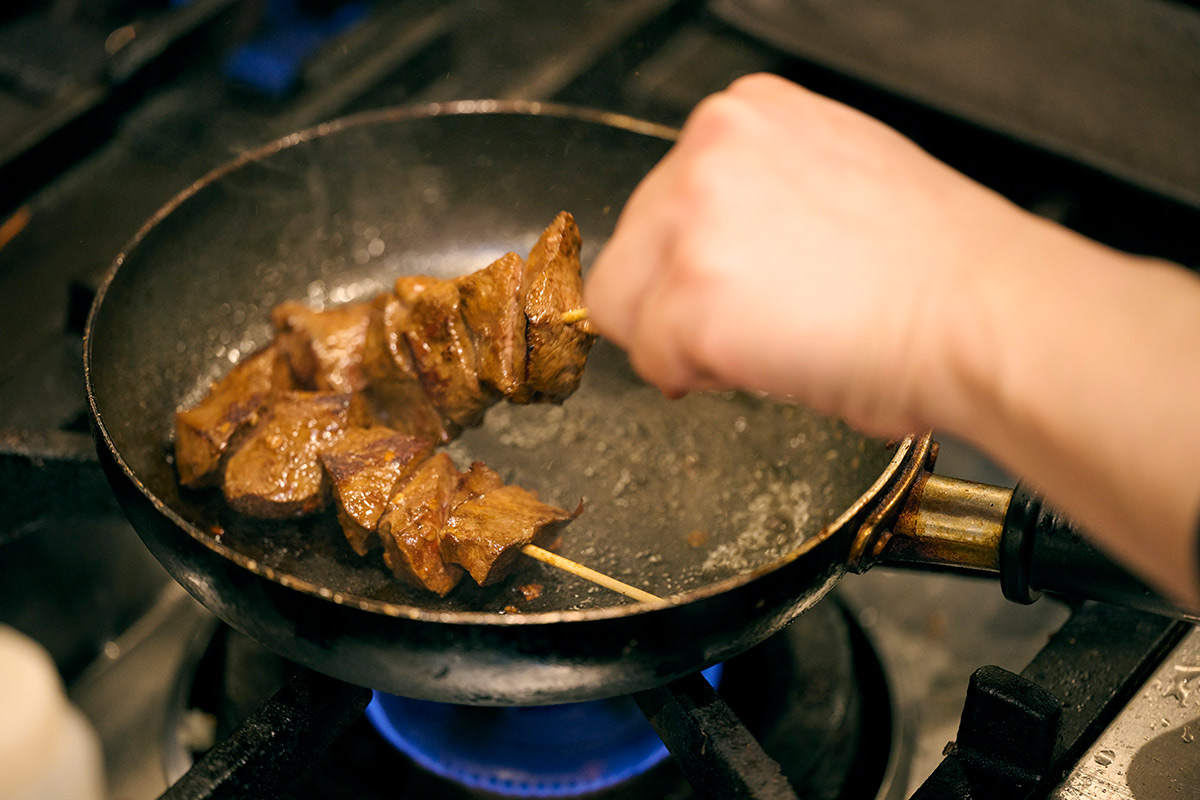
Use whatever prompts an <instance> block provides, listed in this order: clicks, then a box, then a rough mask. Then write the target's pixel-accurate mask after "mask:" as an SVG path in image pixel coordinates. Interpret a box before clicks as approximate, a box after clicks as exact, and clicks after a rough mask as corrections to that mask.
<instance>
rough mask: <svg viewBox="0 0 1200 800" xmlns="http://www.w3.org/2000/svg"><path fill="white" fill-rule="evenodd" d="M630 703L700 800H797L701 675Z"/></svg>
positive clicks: (646, 693)
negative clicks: (669, 754) (637, 709)
mask: <svg viewBox="0 0 1200 800" xmlns="http://www.w3.org/2000/svg"><path fill="white" fill-rule="evenodd" d="M633 698H634V700H636V701H637V703H638V705H639V706H640V707H641V709H642V712H643V713H644V714H645V715H646V718H647V719H648V720H650V724H651V725H653V726H654V730H655V731H657V733H658V735H659V737H661V738H662V740H663V744H665V745H666V746H667V750H669V751H670V752H671V755H672V757H674V759H675V761H676V762H677V763H678V764H679V767H680V769H681V770H682V771H683V775H684V777H685V778H687V781H688V783H689V784H691V786H692V789H693V790H694V791H695V792H696V795H697V796H698V797H702V798H714V800H715V799H716V798H720V800H730V799H731V798H745V800H798V798H797V795H796V793H795V791H793V789H792V787H791V785H790V784H789V783H788V781H787V779H786V778H785V777H784V775H783V771H782V770H781V769H780V767H779V764H777V763H776V762H775V761H773V760H772V759H771V758H770V757H769V756H768V755H767V754H766V752H764V751H763V749H762V745H760V744H759V743H758V741H757V740H756V739H755V738H754V737H753V736H752V735H751V734H750V731H748V730H747V729H746V727H745V726H744V725H743V724H742V722H741V720H739V719H738V718H737V716H736V715H735V714H734V713H733V711H732V710H731V709H730V708H729V706H728V705H726V704H725V701H724V700H722V699H721V696H720V695H718V694H717V692H716V690H715V689H713V687H712V686H710V685H709V683H708V681H706V680H705V679H704V678H703V677H702V676H701V675H700V673H696V674H694V675H688V676H686V677H683V678H679V679H678V680H676V681H674V682H672V683H670V684H668V685H666V686H663V687H659V688H657V689H648V690H646V691H644V692H639V693H637V694H635V695H634V696H633Z"/></svg>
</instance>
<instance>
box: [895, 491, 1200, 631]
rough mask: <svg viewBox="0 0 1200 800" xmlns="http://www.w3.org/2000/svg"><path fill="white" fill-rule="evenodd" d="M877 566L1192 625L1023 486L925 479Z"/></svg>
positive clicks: (1023, 597) (1018, 598)
mask: <svg viewBox="0 0 1200 800" xmlns="http://www.w3.org/2000/svg"><path fill="white" fill-rule="evenodd" d="M890 534H891V535H890V536H889V537H888V538H887V541H886V544H884V546H883V547H881V548H880V549H879V559H878V563H883V564H891V565H896V566H912V567H935V568H936V567H943V568H947V569H953V570H956V571H967V572H974V573H993V574H999V577H1000V587H1001V590H1002V591H1003V592H1004V596H1005V597H1006V598H1008V599H1009V600H1012V601H1014V602H1017V603H1026V604H1028V603H1032V602H1034V601H1035V600H1037V599H1038V598H1039V597H1040V596H1041V594H1042V592H1052V593H1058V594H1064V595H1070V596H1073V597H1078V598H1083V599H1087V600H1099V601H1102V602H1106V603H1113V604H1115V605H1120V606H1125V607H1127V608H1134V609H1139V610H1142V611H1149V612H1152V613H1155V614H1163V615H1166V616H1171V617H1179V618H1184V619H1195V617H1193V616H1190V615H1188V614H1186V613H1184V612H1183V611H1181V610H1180V609H1179V608H1178V607H1177V606H1176V605H1175V604H1174V603H1172V602H1171V601H1169V600H1167V599H1166V598H1164V597H1162V596H1161V595H1159V594H1158V593H1157V592H1155V591H1153V590H1152V589H1150V588H1149V587H1147V586H1146V584H1144V583H1143V582H1142V581H1141V580H1140V579H1138V578H1137V577H1135V576H1134V575H1132V574H1130V573H1129V571H1128V570H1126V569H1125V568H1124V567H1122V566H1121V565H1120V564H1117V563H1116V562H1114V561H1113V560H1112V559H1110V558H1109V557H1108V556H1107V555H1105V554H1104V553H1102V552H1101V551H1100V550H1099V548H1097V547H1096V546H1095V545H1093V544H1092V543H1091V542H1090V541H1089V540H1088V539H1087V538H1086V537H1085V536H1084V535H1083V534H1082V533H1080V532H1079V531H1078V530H1077V529H1076V528H1075V527H1074V526H1073V525H1072V524H1071V522H1070V521H1069V520H1067V519H1066V518H1065V517H1063V516H1062V515H1061V514H1059V513H1057V512H1055V511H1053V510H1052V509H1050V508H1048V507H1047V506H1045V505H1044V504H1043V502H1042V499H1041V498H1040V497H1039V496H1038V495H1036V494H1035V493H1034V492H1033V491H1032V490H1030V489H1029V488H1028V487H1026V486H1024V485H1023V484H1018V485H1017V487H1016V489H1013V490H1011V491H1010V490H1008V489H1004V488H1001V487H998V486H988V485H986V484H980V483H973V482H970V481H962V480H957V479H955V478H947V477H944V476H941V475H934V474H932V473H928V472H926V473H924V474H923V475H922V476H921V477H919V478H918V479H917V481H916V482H915V483H914V485H913V487H912V490H911V492H910V493H909V495H908V498H907V500H906V502H905V505H904V507H903V508H902V509H901V511H900V514H899V515H898V516H897V518H896V520H895V521H894V522H893V524H892V526H891V531H890Z"/></svg>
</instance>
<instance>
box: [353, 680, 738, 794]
mask: <svg viewBox="0 0 1200 800" xmlns="http://www.w3.org/2000/svg"><path fill="white" fill-rule="evenodd" d="M720 675H721V665H720V664H717V665H716V666H713V667H710V668H708V669H707V670H705V671H704V676H705V677H706V678H708V682H709V683H711V684H713V685H714V686H716V685H718V684H719V682H720ZM367 718H368V719H369V720H370V721H371V724H372V725H374V726H375V729H376V730H377V731H379V733H380V734H381V735H382V736H383V737H384V739H386V740H387V741H388V742H390V743H391V744H392V745H393V746H394V747H395V748H396V749H397V750H399V751H401V752H402V753H404V754H405V755H407V756H408V757H409V758H411V759H412V760H413V761H415V762H416V763H417V764H418V765H420V766H421V767H423V768H425V769H427V770H429V771H430V772H432V773H434V774H436V775H439V776H441V777H443V778H446V779H448V780H452V781H455V782H457V783H460V784H463V785H464V786H468V787H471V788H475V789H484V790H486V791H489V792H493V793H495V794H501V795H507V796H511V797H571V796H574V795H579V794H587V793H589V792H597V791H600V790H602V789H605V788H608V787H610V786H614V785H616V784H618V783H621V782H623V781H626V780H629V779H630V778H632V777H634V776H636V775H640V774H642V773H643V772H646V771H647V770H649V769H650V768H651V767H653V766H655V765H656V764H658V763H659V762H660V761H662V760H663V759H664V758H666V756H667V748H666V747H664V746H663V743H662V741H661V740H660V739H659V738H658V735H657V734H656V733H655V732H654V729H653V728H652V727H651V726H650V723H649V722H647V721H646V718H645V716H643V715H642V712H641V710H640V709H638V707H637V704H636V703H634V701H633V700H632V699H630V698H628V697H618V698H612V699H609V700H594V701H591V702H587V703H569V704H566V705H557V706H528V707H521V708H477V707H472V706H458V705H450V704H446V703H433V702H430V701H427V700H411V699H409V698H404V697H397V696H395V695H390V694H384V693H382V692H375V696H374V698H372V700H371V704H370V705H368V706H367Z"/></svg>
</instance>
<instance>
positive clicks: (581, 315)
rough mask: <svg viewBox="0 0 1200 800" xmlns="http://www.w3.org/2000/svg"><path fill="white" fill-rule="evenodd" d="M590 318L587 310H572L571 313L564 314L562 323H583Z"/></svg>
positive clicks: (565, 312)
mask: <svg viewBox="0 0 1200 800" xmlns="http://www.w3.org/2000/svg"><path fill="white" fill-rule="evenodd" d="M587 318H588V310H587V309H586V308H572V309H571V310H570V311H564V312H563V313H562V321H563V322H565V323H566V324H568V325H572V324H574V323H576V322H583V321H584V320H585V319H587Z"/></svg>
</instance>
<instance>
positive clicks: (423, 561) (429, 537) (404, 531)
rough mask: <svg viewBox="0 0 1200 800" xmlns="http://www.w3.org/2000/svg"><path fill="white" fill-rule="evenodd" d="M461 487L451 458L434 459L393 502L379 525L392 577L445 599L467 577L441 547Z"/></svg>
mask: <svg viewBox="0 0 1200 800" xmlns="http://www.w3.org/2000/svg"><path fill="white" fill-rule="evenodd" d="M459 482H460V473H459V472H458V470H457V469H455V468H454V462H453V461H451V460H450V456H448V455H446V454H445V453H436V454H435V455H433V456H432V457H431V458H428V459H426V460H425V461H423V462H422V463H421V464H420V465H419V466H418V467H417V469H416V470H415V471H414V472H413V475H412V477H411V478H410V479H409V480H408V482H407V483H405V484H404V485H403V486H402V487H401V488H400V490H399V491H397V492H396V494H395V495H393V496H392V499H391V501H390V502H389V503H388V506H387V510H386V511H385V512H384V513H383V517H382V519H380V521H379V538H380V539H382V540H383V560H384V563H386V564H387V565H388V567H389V568H390V569H391V570H392V574H394V575H395V576H396V577H397V578H399V579H400V580H401V581H403V582H405V583H408V584H410V585H413V586H418V587H423V588H425V589H429V590H430V591H432V592H435V593H436V594H438V595H441V596H443V597H444V596H445V595H446V593H447V592H449V591H450V590H451V589H453V588H454V587H455V586H457V585H458V582H459V581H460V580H462V576H463V569H462V567H460V566H458V565H456V564H453V563H446V561H445V560H444V559H443V558H442V554H441V547H440V534H441V531H442V528H443V527H444V526H445V524H446V520H447V518H448V517H449V515H450V510H451V507H452V503H453V501H454V497H455V494H456V493H457V491H458V485H459Z"/></svg>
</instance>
